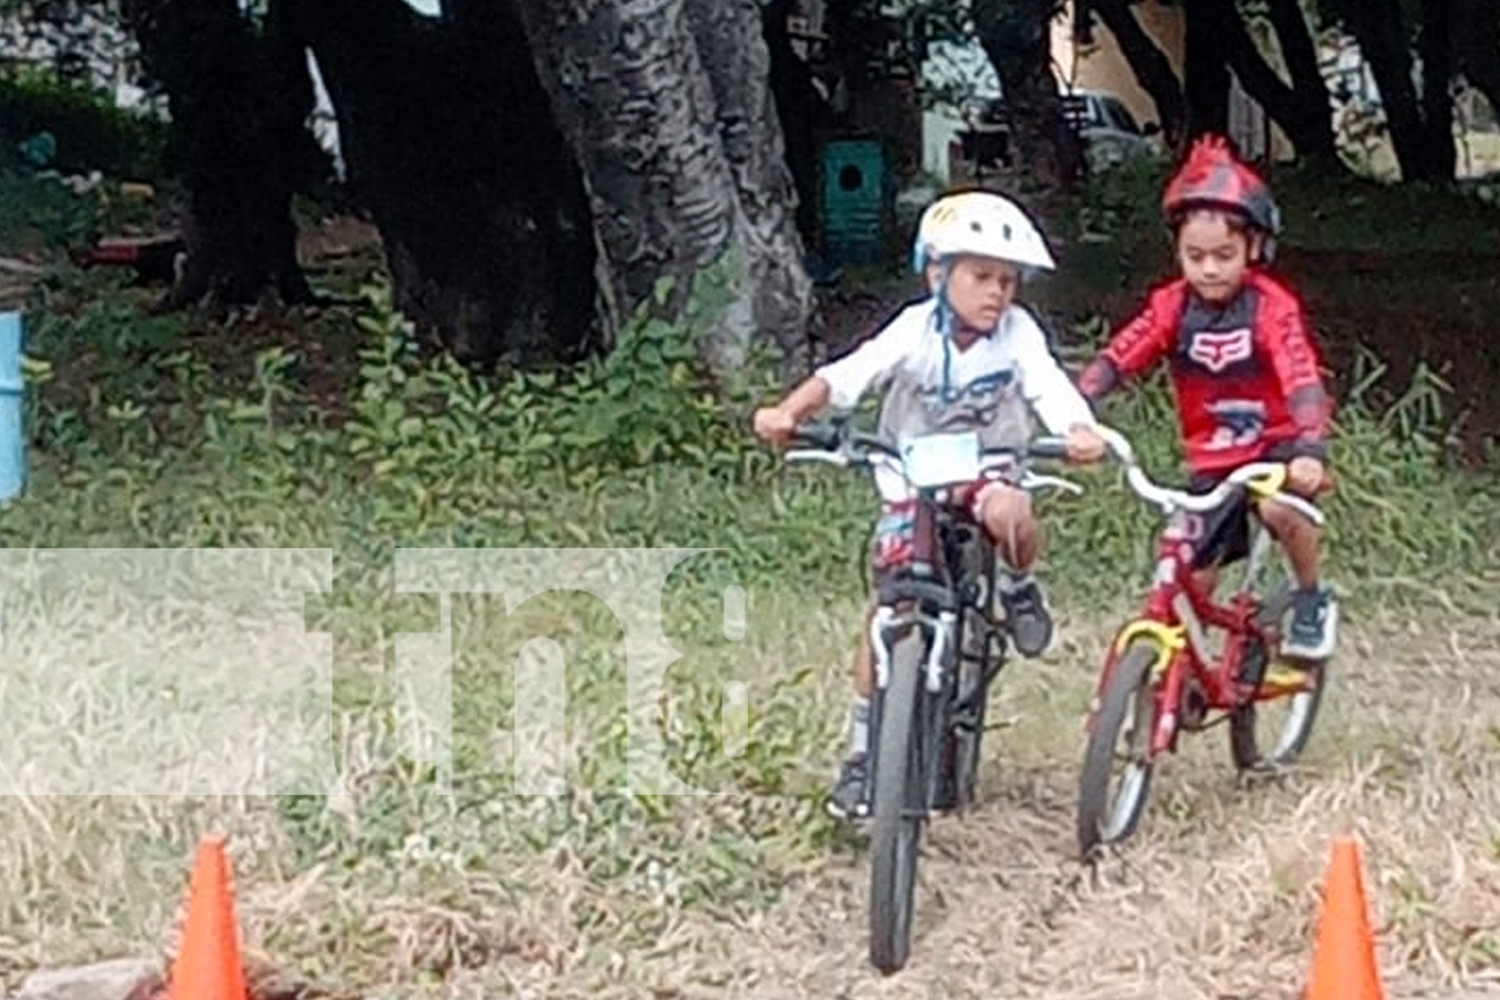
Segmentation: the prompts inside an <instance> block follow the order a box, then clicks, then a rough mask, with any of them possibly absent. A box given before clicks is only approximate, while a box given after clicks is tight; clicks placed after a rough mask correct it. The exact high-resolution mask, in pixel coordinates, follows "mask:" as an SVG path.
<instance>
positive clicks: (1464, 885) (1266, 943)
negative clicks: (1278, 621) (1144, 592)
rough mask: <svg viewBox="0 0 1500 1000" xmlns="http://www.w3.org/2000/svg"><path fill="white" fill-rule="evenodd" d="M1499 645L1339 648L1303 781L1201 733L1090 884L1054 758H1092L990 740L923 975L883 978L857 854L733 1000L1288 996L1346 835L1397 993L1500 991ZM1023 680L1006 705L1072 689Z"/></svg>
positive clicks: (941, 863) (1354, 641)
mask: <svg viewBox="0 0 1500 1000" xmlns="http://www.w3.org/2000/svg"><path fill="white" fill-rule="evenodd" d="M1497 634H1500V631H1497V626H1496V623H1495V622H1493V621H1491V622H1472V623H1468V624H1466V625H1465V626H1463V627H1460V628H1455V629H1453V630H1452V631H1450V632H1449V633H1448V634H1446V635H1443V636H1439V637H1436V638H1435V641H1434V642H1433V643H1432V644H1430V645H1429V644H1425V643H1422V642H1419V641H1414V639H1413V637H1412V636H1411V635H1410V634H1406V635H1403V634H1401V633H1398V632H1396V631H1395V630H1394V629H1388V630H1387V629H1383V630H1381V631H1378V632H1375V631H1365V632H1363V633H1361V634H1359V635H1358V636H1357V637H1356V636H1353V635H1350V636H1346V642H1347V645H1346V649H1347V651H1348V654H1351V655H1345V656H1344V657H1343V659H1342V660H1341V667H1340V670H1339V672H1338V675H1337V679H1336V682H1335V683H1336V684H1337V688H1336V690H1334V691H1333V692H1332V696H1331V699H1330V703H1329V705H1328V710H1327V715H1326V716H1325V717H1324V718H1323V720H1322V722H1323V725H1322V727H1321V729H1320V730H1319V732H1318V734H1317V737H1316V743H1315V744H1314V747H1313V748H1312V751H1311V752H1310V755H1309V757H1308V760H1307V767H1306V769H1305V772H1304V773H1301V774H1298V775H1294V776H1292V777H1290V778H1288V779H1287V780H1285V781H1283V782H1281V783H1279V784H1276V785H1269V786H1268V785H1264V784H1262V785H1260V786H1259V787H1253V788H1242V787H1236V785H1235V782H1234V780H1233V778H1232V773H1231V771H1230V768H1229V765H1228V761H1227V758H1228V754H1227V750H1226V747H1225V736H1224V734H1223V733H1222V732H1214V733H1211V734H1207V735H1205V736H1203V737H1200V738H1199V739H1197V740H1196V741H1194V742H1193V743H1192V744H1191V745H1184V747H1183V749H1182V752H1181V754H1180V755H1179V757H1178V758H1176V759H1173V760H1171V761H1169V763H1168V765H1167V766H1166V767H1164V768H1163V769H1162V770H1161V771H1160V772H1159V774H1158V777H1157V782H1156V784H1155V787H1154V790H1153V796H1152V804H1151V809H1150V813H1149V814H1148V817H1147V819H1146V820H1145V822H1144V823H1143V825H1142V829H1141V831H1140V834H1139V835H1138V838H1137V840H1136V841H1135V842H1134V843H1132V844H1130V845H1129V846H1128V847H1126V848H1125V849H1124V850H1122V851H1120V852H1119V853H1118V854H1117V855H1116V856H1115V857H1113V858H1111V859H1109V860H1107V861H1106V862H1104V863H1103V864H1102V865H1101V866H1100V867H1099V869H1098V871H1097V873H1096V874H1095V875H1094V877H1092V878H1090V877H1088V876H1086V875H1085V874H1084V873H1083V872H1082V870H1081V869H1080V868H1079V867H1078V866H1077V865H1075V864H1073V863H1072V862H1070V861H1068V860H1067V855H1068V854H1069V852H1070V851H1071V850H1072V844H1073V842H1072V836H1073V832H1072V825H1073V805H1074V799H1073V787H1074V783H1075V782H1076V774H1077V772H1076V770H1075V769H1074V768H1072V767H1065V766H1060V765H1058V764H1057V763H1056V761H1065V760H1068V759H1069V758H1071V757H1072V756H1074V755H1075V754H1074V753H1071V752H1066V751H1063V749H1062V748H1063V746H1065V745H1068V744H1071V745H1072V746H1073V747H1074V748H1075V750H1076V748H1077V747H1078V746H1079V745H1081V743H1080V742H1079V738H1078V736H1077V733H1076V730H1075V731H1073V732H1068V733H1060V734H1055V735H1049V734H1043V733H1036V732H1027V731H1026V728H1025V727H1024V726H1022V727H1018V728H1017V730H1016V731H1014V735H1013V736H1010V737H1007V735H1006V734H1005V733H1003V732H1002V733H999V734H991V735H992V736H995V735H998V736H999V739H993V740H992V742H991V746H990V752H991V754H992V755H995V754H998V755H999V759H998V760H996V759H993V757H992V759H991V761H990V762H989V769H988V774H987V778H988V780H987V781H986V782H985V785H984V787H983V788H982V794H983V795H984V797H985V798H986V800H987V803H986V804H985V805H984V806H982V807H981V808H979V809H978V810H977V811H976V812H974V813H973V814H972V815H970V816H968V817H966V818H963V819H957V818H953V819H945V820H943V821H940V822H939V823H937V824H935V826H934V827H933V829H932V832H931V838H930V841H929V846H928V850H927V852H926V855H925V857H924V858H923V868H922V878H921V884H920V887H919V893H920V897H919V899H920V902H919V913H918V916H917V935H918V938H917V940H916V942H915V945H914V958H913V961H912V963H911V964H910V966H909V967H908V969H907V970H906V971H905V972H904V973H903V974H900V975H898V976H895V977H892V978H889V979H886V980H883V981H882V980H881V979H879V978H878V977H877V976H876V975H875V974H874V973H873V972H871V971H868V968H869V967H868V966H867V965H866V963H865V959H864V941H865V938H864V920H865V905H864V897H865V891H866V890H865V885H864V880H865V878H866V871H867V869H866V867H865V865H864V857H863V855H861V856H860V857H858V858H856V859H852V861H851V860H845V861H841V862H839V863H833V864H829V865H828V866H827V867H826V868H825V869H824V870H822V871H819V872H817V873H816V874H815V875H813V876H812V877H810V878H809V880H808V882H807V884H806V885H803V886H799V887H797V888H796V889H795V890H794V891H793V892H792V893H791V894H790V897H789V898H788V899H787V900H786V901H785V902H784V904H783V905H782V906H781V907H780V908H779V909H778V911H777V912H775V913H773V914H771V915H769V916H768V917H767V919H766V920H765V921H764V922H763V924H762V925H761V926H759V927H756V928H753V929H752V934H751V936H750V941H749V942H747V947H746V948H745V949H744V951H743V953H742V956H743V961H744V968H743V972H742V974H741V975H740V977H739V978H738V980H737V982H736V989H735V991H734V992H735V994H736V995H743V996H752V995H754V996H761V997H781V996H787V997H792V996H796V997H832V996H859V997H861V998H867V997H868V998H876V997H897V996H943V997H952V998H957V997H976V998H977V997H996V996H1007V997H1016V998H1030V997H1037V998H1041V997H1046V998H1050V1000H1129V998H1136V997H1139V998H1141V1000H1146V998H1158V997H1168V998H1173V1000H1210V998H1216V1000H1224V998H1230V997H1244V998H1251V997H1254V998H1257V1000H1267V998H1275V997H1288V998H1290V997H1294V996H1296V995H1297V992H1298V990H1299V989H1300V986H1301V983H1302V981H1303V977H1304V976H1305V974H1306V969H1307V962H1308V950H1309V945H1310V941H1311V934H1312V930H1311V921H1312V920H1313V919H1314V918H1315V915H1316V913H1317V909H1318V885H1319V882H1320V880H1321V878H1322V874H1323V867H1324V866H1325V865H1326V863H1327V856H1328V851H1329V846H1330V843H1331V840H1332V838H1333V837H1334V836H1336V835H1337V834H1339V833H1342V832H1345V831H1350V830H1352V831H1354V832H1355V833H1357V835H1358V836H1359V837H1360V839H1361V841H1362V843H1363V845H1364V850H1365V866H1366V882H1367V887H1368V890H1369V892H1370V894H1371V906H1372V909H1373V910H1374V913H1375V920H1376V922H1377V926H1378V930H1379V934H1380V957H1381V962H1382V967H1383V971H1384V974H1385V976H1386V981H1387V986H1388V990H1389V992H1390V993H1391V995H1392V996H1416V995H1443V994H1444V993H1446V992H1451V991H1454V990H1457V989H1460V988H1464V989H1481V988H1483V987H1485V986H1488V988H1489V989H1490V990H1491V991H1493V993H1494V995H1496V996H1500V856H1497V852H1500V843H1497V839H1496V838H1497V828H1496V823H1497V821H1500V781H1497V780H1496V779H1497V778H1500V738H1497V733H1500V730H1497V729H1496V726H1497V724H1500V649H1497V648H1496V644H1495V642H1494V639H1495V637H1496V635H1497ZM1377 651H1379V653H1378V652H1377ZM1381 653H1383V654H1384V655H1380V654H1381ZM1392 654H1398V655H1392ZM1012 680H1013V681H1018V682H1019V683H1013V684H1012V685H1011V688H1010V689H1009V690H1008V691H1007V692H1006V694H1005V695H1002V696H1001V700H1002V701H1008V702H1010V703H1011V706H1012V707H1014V706H1018V705H1021V704H1025V703H1028V702H1031V703H1033V704H1034V703H1035V702H1034V699H1036V698H1037V697H1039V696H1042V697H1045V694H1044V690H1045V688H1046V687H1055V686H1056V684H1057V683H1058V682H1057V681H1054V680H1052V679H1043V678H1041V677H1039V676H1038V675H1036V674H1032V675H1031V676H1029V677H1020V676H1019V675H1018V676H1016V677H1013V678H1012ZM1077 682H1078V678H1065V679H1062V680H1061V683H1064V684H1066V685H1067V686H1068V687H1069V688H1074V689H1076V687H1077ZM1007 714H1009V713H1007ZM1023 748H1027V749H1023ZM1007 757H1008V758H1010V759H1011V760H1012V761H1014V763H1013V764H1012V765H1011V767H1010V768H1009V770H1008V771H1007V770H1006V769H1005V764H1006V758H1007ZM1048 758H1050V759H1051V761H1052V762H1053V763H1046V762H1045V761H1046V760H1047V759H1048Z"/></svg>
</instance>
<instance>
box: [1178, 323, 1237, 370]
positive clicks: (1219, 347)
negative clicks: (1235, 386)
mask: <svg viewBox="0 0 1500 1000" xmlns="http://www.w3.org/2000/svg"><path fill="white" fill-rule="evenodd" d="M1251 346H1252V334H1251V332H1250V328H1249V327H1248V326H1242V327H1240V328H1239V329H1238V330H1201V331H1199V332H1198V333H1195V334H1193V340H1192V343H1190V344H1189V345H1188V351H1187V354H1188V357H1190V358H1192V359H1193V360H1194V361H1196V362H1198V363H1199V364H1200V365H1202V366H1203V367H1204V368H1207V369H1208V370H1209V371H1211V372H1221V371H1223V370H1224V369H1225V368H1228V367H1229V366H1230V365H1232V364H1234V363H1235V362H1236V361H1244V360H1245V359H1247V358H1249V357H1250V352H1251Z"/></svg>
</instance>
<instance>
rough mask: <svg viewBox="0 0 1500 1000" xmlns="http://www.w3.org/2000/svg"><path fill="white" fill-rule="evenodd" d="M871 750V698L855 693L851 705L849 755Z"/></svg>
mask: <svg viewBox="0 0 1500 1000" xmlns="http://www.w3.org/2000/svg"><path fill="white" fill-rule="evenodd" d="M869 752H870V699H869V698H866V697H864V696H863V695H855V696H854V701H853V703H852V704H850V706H849V756H851V757H853V756H855V755H856V754H862V753H869Z"/></svg>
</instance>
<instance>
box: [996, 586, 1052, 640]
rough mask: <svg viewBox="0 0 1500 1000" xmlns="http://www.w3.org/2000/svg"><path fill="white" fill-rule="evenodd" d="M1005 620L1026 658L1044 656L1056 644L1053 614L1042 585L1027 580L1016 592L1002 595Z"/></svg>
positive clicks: (1011, 591)
mask: <svg viewBox="0 0 1500 1000" xmlns="http://www.w3.org/2000/svg"><path fill="white" fill-rule="evenodd" d="M1000 604H1001V605H1002V606H1003V607H1004V608H1005V621H1006V625H1007V627H1008V628H1009V629H1010V635H1011V640H1012V641H1013V642H1014V643H1015V646H1016V652H1018V653H1020V654H1021V655H1022V656H1026V657H1036V656H1041V655H1042V654H1043V653H1045V652H1046V651H1047V647H1048V646H1050V645H1052V615H1051V614H1050V613H1049V612H1048V611H1047V597H1046V595H1045V594H1043V593H1042V588H1041V585H1040V584H1038V583H1037V582H1036V581H1035V580H1032V579H1027V580H1026V581H1025V582H1024V583H1021V584H1018V585H1017V586H1016V587H1015V588H1014V589H1012V590H1009V591H1002V592H1001V593H1000Z"/></svg>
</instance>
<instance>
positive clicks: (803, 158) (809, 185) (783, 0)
mask: <svg viewBox="0 0 1500 1000" xmlns="http://www.w3.org/2000/svg"><path fill="white" fill-rule="evenodd" d="M794 8H795V0H771V2H770V3H768V4H767V5H766V8H765V11H764V12H763V15H762V24H763V32H764V35H765V39H766V50H767V52H768V54H769V56H770V60H771V65H770V76H771V94H772V96H773V97H774V98H775V100H776V116H777V118H779V119H780V120H781V132H782V136H783V139H784V141H785V143H786V163H787V168H788V169H789V170H791V172H792V181H793V183H794V184H795V185H796V188H797V213H796V218H797V231H798V232H799V233H800V234H801V236H802V242H803V245H804V246H808V245H813V244H815V243H816V242H817V238H818V220H817V211H816V210H817V202H818V143H817V140H818V135H819V134H820V133H821V132H822V130H823V129H825V128H827V127H828V125H829V124H831V120H832V116H831V115H830V114H829V112H828V106H827V105H826V104H825V103H824V101H823V98H822V95H821V94H819V93H818V90H817V88H816V87H814V86H813V76H812V72H811V70H809V69H808V67H807V64H806V63H805V62H803V61H802V59H801V58H800V57H799V56H798V55H797V52H796V50H795V49H793V48H792V39H791V36H790V35H789V34H788V33H787V27H786V19H787V15H788V13H790V12H791V11H792V10H793V9H794Z"/></svg>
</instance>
